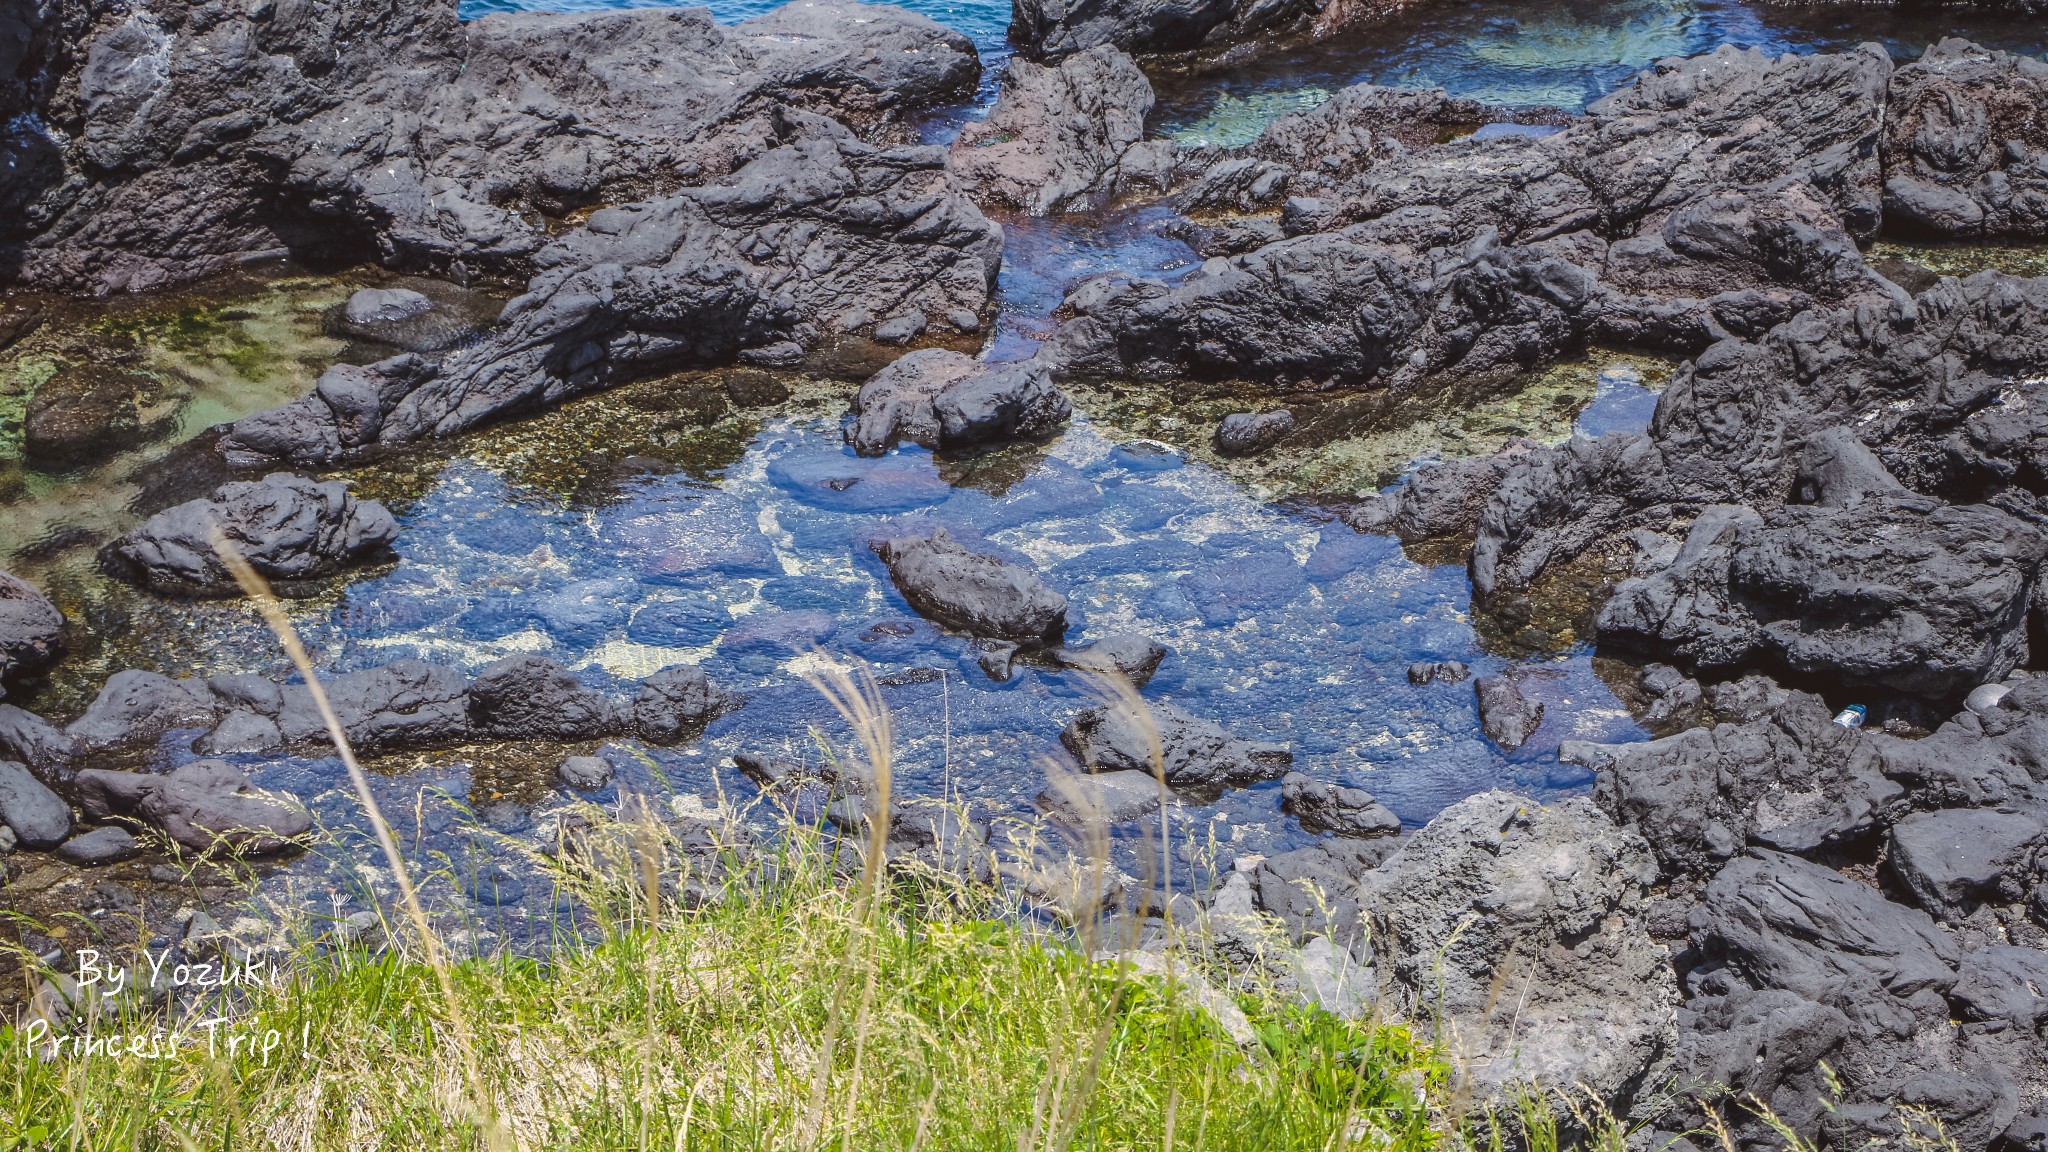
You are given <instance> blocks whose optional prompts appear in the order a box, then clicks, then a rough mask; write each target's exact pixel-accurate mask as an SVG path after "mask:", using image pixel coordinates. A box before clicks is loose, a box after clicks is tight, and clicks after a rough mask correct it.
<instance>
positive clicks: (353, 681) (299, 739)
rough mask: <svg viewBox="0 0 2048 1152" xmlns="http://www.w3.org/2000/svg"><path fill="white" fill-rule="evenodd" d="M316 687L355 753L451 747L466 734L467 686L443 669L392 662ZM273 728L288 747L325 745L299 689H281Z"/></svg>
mask: <svg viewBox="0 0 2048 1152" xmlns="http://www.w3.org/2000/svg"><path fill="white" fill-rule="evenodd" d="M321 686H322V687H323V688H324V689H325V691H326V693H327V698H328V701H329V703H331V704H332V705H333V707H334V711H335V715H336V716H337V717H339V718H340V720H341V728H342V733H343V734H344V735H346V736H347V737H348V739H349V742H350V743H351V744H353V745H354V746H355V748H356V750H357V751H359V752H365V753H370V752H382V751H390V750H395V749H401V748H431V747H436V746H444V745H448V744H456V743H460V742H461V741H462V740H463V739H465V738H466V737H468V736H469V734H470V732H471V728H470V723H469V699H468V695H467V691H466V690H467V689H468V687H469V684H468V681H466V680H465V679H464V678H463V676H462V673H460V672H457V671H456V670H455V669H453V668H450V667H448V666H446V665H443V664H429V663H426V662H425V661H422V660H394V661H392V662H391V663H389V664H385V665H381V666H379V667H376V668H369V669H365V670H363V671H361V672H348V673H344V674H342V675H339V676H330V677H323V678H322V679H321ZM277 726H278V729H279V730H280V731H281V732H283V734H284V737H285V739H286V740H287V741H289V742H290V743H292V744H313V745H320V744H328V743H331V738H330V737H329V735H328V732H327V725H326V722H325V721H324V720H322V719H321V716H320V713H319V711H318V709H317V708H316V707H315V706H314V704H313V697H312V693H311V692H309V691H308V690H307V689H306V687H305V686H304V685H302V684H290V685H285V686H284V688H283V690H282V694H281V704H280V707H279V711H278V714H277Z"/></svg>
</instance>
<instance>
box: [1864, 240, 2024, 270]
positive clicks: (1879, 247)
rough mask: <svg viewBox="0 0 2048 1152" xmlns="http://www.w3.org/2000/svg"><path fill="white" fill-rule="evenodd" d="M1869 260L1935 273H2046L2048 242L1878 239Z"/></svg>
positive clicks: (1866, 260) (1868, 256) (1872, 247)
mask: <svg viewBox="0 0 2048 1152" xmlns="http://www.w3.org/2000/svg"><path fill="white" fill-rule="evenodd" d="M1864 260H1865V262H1867V263H1869V264H1873V265H1874V264H1879V263H1882V262H1884V261H1887V260H1898V261H1903V262H1905V263H1907V264H1918V265H1919V266H1920V267H1922V268H1925V269H1927V270H1928V271H1929V272H1932V273H1934V274H1935V275H1937V276H1957V277H1962V276H1972V275H1975V274H1976V273H1979V272H2004V273H2006V274H2007V275H2010V276H2028V277H2032V276H2048V244H2030V245H2029V244H1909V243H1901V242H1899V241H1896V240H1880V241H1878V242H1877V243H1875V244H1873V245H1871V246H1870V251H1869V252H1866V253H1864Z"/></svg>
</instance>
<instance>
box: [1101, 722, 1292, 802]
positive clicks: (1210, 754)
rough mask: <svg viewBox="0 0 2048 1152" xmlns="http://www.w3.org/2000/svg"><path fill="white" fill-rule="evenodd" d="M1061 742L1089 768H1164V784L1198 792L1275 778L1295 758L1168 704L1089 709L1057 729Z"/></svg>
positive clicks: (1138, 770)
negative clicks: (1136, 711)
mask: <svg viewBox="0 0 2048 1152" xmlns="http://www.w3.org/2000/svg"><path fill="white" fill-rule="evenodd" d="M1060 743H1061V744H1063V745H1065V746H1066V749H1067V751H1068V752H1070V753H1072V754H1073V756H1074V758H1075V759H1076V760H1079V761H1080V762H1081V763H1082V764H1083V765H1086V766H1087V767H1088V768H1089V769H1090V770H1092V771H1097V772H1127V771H1136V772H1144V773H1146V774H1147V775H1151V774H1153V773H1155V772H1160V771H1163V772H1164V774H1165V776H1166V782H1167V783H1168V784H1169V785H1172V786H1173V787H1176V788H1189V789H1195V790H1198V791H1218V790H1221V789H1222V788H1224V787H1226V786H1241V785H1245V784H1252V783H1257V782H1258V781H1261V780H1273V779H1277V778H1278V777H1280V776H1281V775H1283V774H1285V773H1286V771H1287V767H1288V765H1289V764H1291V763H1293V761H1294V757H1293V754H1292V753H1290V752H1288V751H1287V749H1286V748H1284V747H1282V746H1280V745H1277V744H1261V743H1254V742H1252V741H1249V740H1241V739H1239V738H1237V737H1236V736H1233V735H1231V734H1230V733H1229V732H1227V731H1225V730H1224V729H1223V727H1222V726H1221V725H1219V724H1216V723H1215V722H1214V721H1210V720H1204V719H1202V718H1200V717H1198V716H1193V715H1190V714H1189V713H1187V712H1185V711H1183V710H1181V709H1180V708H1178V707H1176V706H1175V705H1172V704H1151V705H1148V706H1147V707H1146V708H1145V710H1144V712H1143V713H1142V714H1140V715H1133V713H1132V710H1131V709H1130V708H1128V707H1125V706H1123V705H1119V704H1103V705H1098V706H1096V707H1094V708H1089V709H1087V710H1085V711H1083V712H1082V713H1081V714H1080V715H1078V716H1076V717H1074V718H1073V719H1072V720H1070V721H1068V722H1067V726H1066V727H1065V728H1063V729H1061V730H1060Z"/></svg>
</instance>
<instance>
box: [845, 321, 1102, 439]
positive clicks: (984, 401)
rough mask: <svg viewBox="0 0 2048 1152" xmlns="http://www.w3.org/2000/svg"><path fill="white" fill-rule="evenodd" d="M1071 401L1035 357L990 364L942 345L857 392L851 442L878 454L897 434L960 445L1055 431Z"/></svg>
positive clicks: (896, 366)
mask: <svg viewBox="0 0 2048 1152" xmlns="http://www.w3.org/2000/svg"><path fill="white" fill-rule="evenodd" d="M1073 411H1074V408H1073V404H1072V402H1071V401H1069V400H1068V399H1067V397H1066V395H1065V394H1064V393H1062V392H1061V391H1060V390H1059V389H1058V388H1057V387H1054V385H1053V382H1052V372H1051V370H1050V369H1049V368H1047V367H1046V366H1045V365H1044V364H1041V363H1039V362H1038V361H1036V360H1026V361H1023V362H1022V363H1014V364H987V363H983V362H981V361H977V360H975V359H973V358H972V357H970V356H966V355H964V354H962V353H959V352H954V351H951V350H949V349H945V348H925V349H921V350H919V351H916V352H912V353H909V354H908V355H905V356H903V357H900V358H899V359H897V360H896V361H895V362H894V363H892V364H890V365H889V366H888V367H887V368H884V369H882V370H881V371H880V372H877V373H875V374H874V375H873V376H871V377H869V378H868V381H867V383H865V384H862V385H861V388H860V391H859V393H857V394H856V395H855V396H854V400H853V411H852V414H851V415H852V420H851V422H850V423H848V424H847V426H846V442H847V443H848V444H851V445H853V448H854V451H856V452H858V453H860V454H861V455H863V456H881V455H884V454H886V453H887V452H888V451H889V449H891V448H894V447H895V446H896V445H897V443H899V442H900V441H904V440H908V441H910V442H911V443H913V444H917V445H919V446H921V447H925V448H959V447H964V446H967V445H971V444H981V443H986V442H988V441H992V440H999V439H1003V438H1006V437H1011V436H1021V437H1036V436H1045V435H1047V434H1049V433H1052V432H1054V431H1057V430H1058V429H1059V427H1060V426H1061V425H1062V424H1064V423H1066V421H1067V418H1068V417H1069V416H1071V415H1073Z"/></svg>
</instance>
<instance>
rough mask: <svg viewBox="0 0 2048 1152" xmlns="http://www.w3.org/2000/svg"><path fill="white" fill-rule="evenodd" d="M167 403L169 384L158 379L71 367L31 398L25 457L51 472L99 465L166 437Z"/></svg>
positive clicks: (111, 368) (103, 367)
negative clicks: (110, 458) (167, 385)
mask: <svg viewBox="0 0 2048 1152" xmlns="http://www.w3.org/2000/svg"><path fill="white" fill-rule="evenodd" d="M124 358H125V357H124ZM165 398H166V388H165V385H164V384H163V383H162V381H160V380H159V379H158V378H157V377H155V376H153V375H147V374H144V373H142V372H136V371H131V370H129V369H128V368H126V367H120V366H115V365H108V364H100V363H92V364H87V365H80V366H76V367H68V366H67V367H65V368H62V369H60V370H59V371H58V372H57V373H56V374H55V375H53V376H51V377H50V378H49V379H48V380H45V381H44V382H43V383H41V384H39V385H37V386H36V390H35V391H34V392H33V393H31V394H30V395H29V398H28V404H27V407H26V409H25V410H24V412H23V414H22V417H21V420H22V424H21V450H22V454H23V455H24V456H26V457H27V459H28V461H29V462H30V463H31V464H33V465H35V466H36V467H37V468H40V469H42V470H43V471H47V472H68V471H72V470H74V469H78V468H84V467H89V466H91V465H94V464H98V463H100V462H101V461H103V460H106V459H107V458H109V457H111V456H114V455H117V454H119V453H121V452H125V451H128V450H129V449H132V448H135V447H138V446H140V445H142V444H144V443H146V442H148V441H149V440H150V439H151V438H152V437H154V436H156V435H158V434H160V433H161V432H162V431H163V430H164V427H165V426H166V424H167V423H168V421H169V417H170V415H171V408H170V406H168V405H166V404H165V403H164V400H165Z"/></svg>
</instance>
